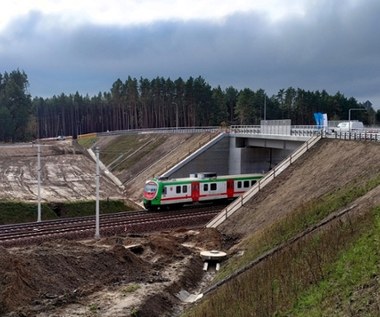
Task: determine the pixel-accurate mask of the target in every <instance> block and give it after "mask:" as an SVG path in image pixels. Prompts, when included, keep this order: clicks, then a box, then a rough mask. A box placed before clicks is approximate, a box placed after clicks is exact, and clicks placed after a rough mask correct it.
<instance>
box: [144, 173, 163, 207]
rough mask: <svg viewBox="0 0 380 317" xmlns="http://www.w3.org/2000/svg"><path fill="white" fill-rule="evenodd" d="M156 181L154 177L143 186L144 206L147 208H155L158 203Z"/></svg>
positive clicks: (158, 196)
mask: <svg viewBox="0 0 380 317" xmlns="http://www.w3.org/2000/svg"><path fill="white" fill-rule="evenodd" d="M158 188H159V185H158V182H157V180H156V179H151V180H148V181H146V183H145V186H144V194H143V196H144V198H143V202H144V207H145V208H146V209H148V210H152V209H156V208H157V207H158V206H159V205H160V198H161V197H160V195H158Z"/></svg>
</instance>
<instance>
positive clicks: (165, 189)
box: [162, 186, 168, 195]
mask: <svg viewBox="0 0 380 317" xmlns="http://www.w3.org/2000/svg"><path fill="white" fill-rule="evenodd" d="M162 193H163V194H164V195H166V194H167V193H168V190H167V187H166V186H164V187H163V188H162Z"/></svg>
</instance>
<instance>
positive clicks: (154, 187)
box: [145, 183, 157, 193]
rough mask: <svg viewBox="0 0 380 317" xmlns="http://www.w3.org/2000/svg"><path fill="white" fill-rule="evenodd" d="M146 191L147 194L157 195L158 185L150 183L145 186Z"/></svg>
mask: <svg viewBox="0 0 380 317" xmlns="http://www.w3.org/2000/svg"><path fill="white" fill-rule="evenodd" d="M145 191H146V192H147V193H155V192H156V191H157V184H156V183H148V184H146V185H145Z"/></svg>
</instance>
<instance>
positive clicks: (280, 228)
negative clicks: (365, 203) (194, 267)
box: [216, 176, 380, 281]
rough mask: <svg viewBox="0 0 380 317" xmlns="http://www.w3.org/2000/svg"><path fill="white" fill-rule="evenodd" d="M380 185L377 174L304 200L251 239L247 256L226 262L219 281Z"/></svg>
mask: <svg viewBox="0 0 380 317" xmlns="http://www.w3.org/2000/svg"><path fill="white" fill-rule="evenodd" d="M378 185H380V176H376V177H374V178H372V179H371V180H369V181H368V182H366V183H364V184H358V185H356V186H352V185H347V186H346V187H343V188H339V189H337V190H336V191H335V192H333V193H328V194H326V195H325V196H323V197H319V198H318V199H315V200H312V201H309V202H306V203H304V204H303V205H302V206H300V207H298V208H297V209H296V210H294V211H293V212H292V213H291V214H290V215H288V216H287V217H286V218H284V219H280V220H279V221H278V222H277V223H275V224H274V225H273V226H272V227H271V228H268V229H266V230H265V231H263V232H258V233H257V234H255V235H251V236H250V237H249V238H247V239H246V240H245V242H244V244H243V245H242V247H243V248H244V249H245V253H244V255H243V256H242V257H240V258H234V259H232V260H231V261H229V262H228V263H227V264H226V265H224V266H223V267H222V269H221V270H220V272H219V274H218V275H217V277H216V281H218V280H221V279H223V278H225V277H226V276H229V275H230V274H232V273H233V272H234V271H236V270H237V269H239V268H242V267H244V266H245V265H247V264H248V263H250V262H251V261H253V260H254V259H256V258H257V257H258V256H259V255H260V254H263V253H264V252H265V251H268V250H270V249H272V248H273V247H275V246H277V245H280V244H282V243H284V242H286V241H288V240H289V239H291V238H292V237H294V236H295V235H297V234H298V233H300V232H302V231H304V230H305V229H307V228H309V227H310V226H312V225H314V224H317V223H318V222H319V221H321V220H322V219H324V218H325V217H326V216H328V215H329V214H331V213H332V212H334V211H336V210H339V209H342V208H344V207H346V206H348V205H349V204H350V203H352V202H353V201H354V200H356V199H357V198H359V197H361V196H363V195H364V194H365V193H367V192H368V191H370V190H371V189H373V188H375V187H376V186H378Z"/></svg>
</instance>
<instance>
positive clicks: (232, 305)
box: [186, 139, 380, 316]
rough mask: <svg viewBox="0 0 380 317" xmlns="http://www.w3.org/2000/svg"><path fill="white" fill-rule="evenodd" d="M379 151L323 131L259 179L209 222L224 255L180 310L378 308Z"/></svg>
mask: <svg viewBox="0 0 380 317" xmlns="http://www.w3.org/2000/svg"><path fill="white" fill-rule="evenodd" d="M379 150H380V148H379V145H378V144H376V143H375V144H374V143H369V142H355V141H338V140H326V139H323V140H321V141H320V142H318V144H317V145H315V146H314V147H313V148H312V149H311V150H310V151H309V152H307V153H306V154H304V155H303V156H302V157H301V158H300V159H299V160H297V161H296V162H295V163H294V164H292V165H291V166H290V167H288V169H287V170H286V171H284V172H283V173H282V174H281V176H280V177H278V178H277V179H275V180H274V181H272V182H271V183H270V184H269V185H267V186H265V188H264V189H263V190H262V191H261V192H260V193H259V194H258V195H256V196H255V197H254V198H253V199H251V200H250V201H249V202H247V203H246V204H245V205H244V206H243V207H242V208H240V210H238V211H237V212H236V213H235V214H233V215H232V216H231V217H230V218H229V219H228V220H227V221H225V222H224V223H223V224H222V225H220V226H219V227H218V230H219V231H220V232H222V233H223V234H224V235H225V236H226V237H229V240H230V241H231V240H232V241H234V243H233V246H232V247H230V248H229V252H228V253H229V256H230V258H229V260H228V261H227V262H225V263H224V264H223V265H222V269H221V271H220V273H219V274H218V276H217V278H216V279H215V280H214V283H213V284H212V285H213V286H211V288H208V289H206V290H205V291H206V292H208V294H206V296H204V301H202V302H200V303H199V304H197V305H196V307H195V308H194V309H193V310H191V311H189V312H188V313H187V314H186V316H202V315H203V314H205V313H206V312H207V316H231V315H234V316H247V315H249V316H271V315H276V316H310V315H317V316H362V315H368V316H377V315H379V312H380V305H379V304H380V296H379V294H380V284H379V279H378V276H379V275H380V267H379V265H378V263H380V254H379V252H378V251H376V250H378V249H379V246H380V245H379V232H380V231H379V230H378V229H379V225H380V223H379V219H380V199H379V198H378V197H379V193H380V186H379V185H380V163H379V161H378V160H379V159H380V151H379ZM366 250H367V251H366ZM367 252H368V253H369V254H370V255H369V254H367V255H365V254H366V253H367ZM236 294H239V296H236Z"/></svg>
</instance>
